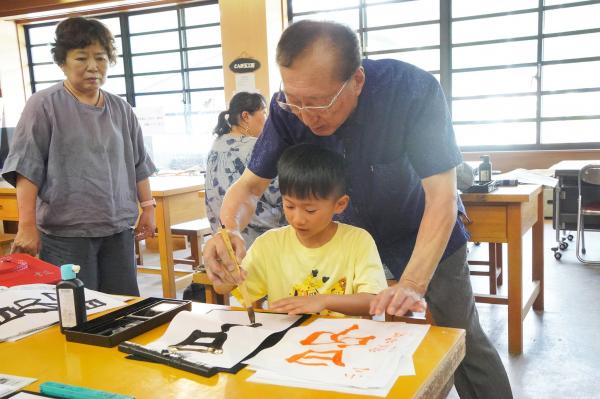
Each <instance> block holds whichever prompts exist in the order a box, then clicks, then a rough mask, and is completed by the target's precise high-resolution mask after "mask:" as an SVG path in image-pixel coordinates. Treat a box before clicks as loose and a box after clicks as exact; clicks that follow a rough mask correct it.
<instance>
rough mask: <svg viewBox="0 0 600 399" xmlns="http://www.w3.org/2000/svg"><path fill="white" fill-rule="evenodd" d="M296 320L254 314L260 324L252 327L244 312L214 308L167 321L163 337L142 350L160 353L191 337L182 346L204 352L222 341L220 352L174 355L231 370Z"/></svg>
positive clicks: (187, 351) (288, 317) (181, 314)
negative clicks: (274, 334)
mask: <svg viewBox="0 0 600 399" xmlns="http://www.w3.org/2000/svg"><path fill="white" fill-rule="evenodd" d="M299 318H300V316H288V315H283V314H272V313H259V312H257V313H256V323H257V324H260V325H259V326H255V327H252V326H250V325H249V321H248V314H247V313H246V312H245V311H235V310H223V309H214V310H211V311H209V312H208V313H206V314H198V313H192V312H180V313H179V314H177V316H175V318H174V319H173V320H172V321H171V323H170V324H169V327H168V328H167V331H166V332H165V334H164V335H163V336H162V337H161V338H160V339H158V340H156V341H154V342H152V343H150V344H148V345H146V348H147V349H150V350H153V351H156V352H159V353H162V352H163V351H168V348H169V346H171V345H176V344H180V343H181V342H182V341H184V340H186V338H189V337H192V338H191V341H190V342H192V343H191V344H189V345H186V347H187V348H196V349H204V348H206V347H207V346H208V347H212V344H213V343H214V342H215V340H217V339H224V342H223V344H222V347H221V349H222V352H221V353H210V352H198V351H191V350H183V348H182V350H179V351H178V352H177V354H178V355H179V356H181V357H182V358H184V359H185V360H187V361H190V362H193V363H196V364H203V365H207V366H210V367H222V368H231V367H233V366H235V365H236V364H238V363H239V362H240V361H241V360H242V359H244V358H245V357H246V356H248V355H249V354H250V353H252V352H253V351H254V350H255V349H256V348H257V347H258V346H259V345H260V344H261V343H262V342H263V341H264V340H265V339H266V338H267V337H268V336H269V335H271V334H273V333H275V332H278V331H282V330H284V329H286V328H288V327H289V326H291V325H292V324H294V323H295V322H296V321H297V320H298V319H299ZM224 326H228V327H224ZM224 329H225V331H223V330H224ZM192 334H194V335H192Z"/></svg>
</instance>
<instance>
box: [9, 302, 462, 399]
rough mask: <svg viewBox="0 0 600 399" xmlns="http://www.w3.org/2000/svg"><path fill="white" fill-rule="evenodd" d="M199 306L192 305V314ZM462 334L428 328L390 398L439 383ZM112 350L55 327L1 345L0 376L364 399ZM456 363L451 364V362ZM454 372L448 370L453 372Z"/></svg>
mask: <svg viewBox="0 0 600 399" xmlns="http://www.w3.org/2000/svg"><path fill="white" fill-rule="evenodd" d="M203 306H211V305H204V304H201V305H200V306H198V304H194V310H199V309H202V307H203ZM166 327H167V324H165V325H162V326H160V327H158V328H156V329H154V330H152V331H149V332H147V333H145V334H143V335H141V336H139V337H136V338H134V339H132V341H134V342H137V343H141V344H146V343H148V342H150V341H153V340H155V339H157V338H159V337H160V336H161V335H162V334H163V333H164V331H165V329H166ZM464 334H465V333H464V331H463V330H457V329H451V328H441V327H431V329H430V331H429V332H428V334H427V336H426V337H425V339H424V340H423V342H422V343H421V345H420V347H419V348H418V349H417V351H416V352H415V354H414V363H415V369H416V372H417V375H416V376H409V377H400V378H399V379H398V381H397V382H396V385H395V386H394V388H393V389H392V391H390V395H389V397H393V398H412V397H415V395H416V393H417V392H421V394H422V390H423V388H424V386H426V385H428V384H431V383H435V382H434V381H432V379H435V378H440V377H439V376H440V371H441V369H442V368H444V367H440V365H442V364H446V363H449V360H450V359H449V357H458V360H460V359H462V357H463V355H464ZM125 356H126V354H124V353H121V352H119V351H118V350H117V348H116V347H114V348H104V347H99V346H92V345H84V344H79V343H73V342H67V341H66V340H65V337H64V336H63V335H62V334H61V333H60V330H59V328H58V326H54V327H51V328H50V329H47V330H45V331H42V332H40V333H37V334H34V335H32V336H30V337H27V338H25V339H22V340H20V341H17V342H3V343H0V373H3V374H12V375H18V376H23V377H33V378H37V379H38V380H37V381H36V382H35V383H33V384H31V385H29V386H28V387H26V388H25V389H28V390H32V391H39V384H40V383H42V382H46V381H56V382H62V383H66V384H72V385H79V386H85V387H88V388H93V389H101V390H105V391H110V392H115V393H120V394H126V395H131V396H134V397H135V398H136V399H146V398H160V399H168V398H194V399H200V398H240V399H242V398H244V399H246V398H262V399H267V398H286V399H294V398H306V397H310V398H315V399H319V398H328V399H330V398H349V397H356V398H367V397H366V396H364V395H360V396H357V395H348V394H341V393H335V392H330V391H313V390H307V389H300V388H291V387H289V388H288V387H282V386H276V385H266V384H256V383H250V382H247V381H246V379H247V378H248V377H249V376H250V375H251V374H252V373H253V372H252V371H248V370H246V369H243V370H241V371H240V372H238V373H237V374H227V373H219V374H217V375H215V376H213V377H211V378H205V377H201V376H199V375H195V374H192V373H189V372H186V371H181V370H177V369H174V368H171V367H168V366H165V365H161V364H154V363H149V362H144V361H136V360H128V359H125ZM454 360H455V359H454ZM452 371H453V370H450V372H452Z"/></svg>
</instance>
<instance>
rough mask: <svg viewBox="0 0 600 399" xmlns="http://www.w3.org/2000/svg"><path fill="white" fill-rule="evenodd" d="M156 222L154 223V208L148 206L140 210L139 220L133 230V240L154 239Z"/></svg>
mask: <svg viewBox="0 0 600 399" xmlns="http://www.w3.org/2000/svg"><path fill="white" fill-rule="evenodd" d="M155 231H156V222H155V221H154V208H153V207H151V206H149V207H145V208H143V209H142V214H141V215H140V220H139V221H138V224H137V227H136V228H135V239H136V240H137V241H141V240H143V239H146V238H152V237H154V232H155Z"/></svg>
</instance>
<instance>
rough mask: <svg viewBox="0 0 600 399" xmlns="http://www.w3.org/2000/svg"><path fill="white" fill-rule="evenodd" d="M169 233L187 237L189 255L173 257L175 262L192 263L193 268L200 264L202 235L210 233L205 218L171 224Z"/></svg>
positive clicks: (208, 224)
mask: <svg viewBox="0 0 600 399" xmlns="http://www.w3.org/2000/svg"><path fill="white" fill-rule="evenodd" d="M171 234H174V235H181V236H185V237H187V240H188V242H189V243H190V249H191V255H190V256H188V257H187V258H173V262H174V263H175V264H177V263H179V264H184V265H192V267H193V268H194V269H196V268H198V267H199V266H200V265H202V243H203V242H204V237H206V236H209V235H211V234H212V230H211V229H210V223H209V222H208V219H207V218H203V219H196V220H192V221H191V222H185V223H179V224H176V225H173V226H171Z"/></svg>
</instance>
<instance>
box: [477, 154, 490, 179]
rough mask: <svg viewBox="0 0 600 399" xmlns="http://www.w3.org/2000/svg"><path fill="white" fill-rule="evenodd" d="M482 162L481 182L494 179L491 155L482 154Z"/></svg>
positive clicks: (480, 166)
mask: <svg viewBox="0 0 600 399" xmlns="http://www.w3.org/2000/svg"><path fill="white" fill-rule="evenodd" d="M481 161H482V162H481V164H480V165H479V182H480V183H487V182H489V181H491V180H492V163H491V162H490V156H489V155H482V156H481Z"/></svg>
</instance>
